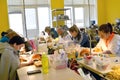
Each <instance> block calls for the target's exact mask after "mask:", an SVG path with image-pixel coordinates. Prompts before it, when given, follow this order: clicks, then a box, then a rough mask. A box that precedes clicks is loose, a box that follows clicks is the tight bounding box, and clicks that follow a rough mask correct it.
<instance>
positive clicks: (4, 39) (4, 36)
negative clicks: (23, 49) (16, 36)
mask: <svg viewBox="0 0 120 80" xmlns="http://www.w3.org/2000/svg"><path fill="white" fill-rule="evenodd" d="M7 34H8V33H7V32H4V31H3V32H2V33H1V36H2V38H1V39H0V42H8V40H9V39H8V37H6V35H7Z"/></svg>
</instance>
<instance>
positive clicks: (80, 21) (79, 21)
mask: <svg viewBox="0 0 120 80" xmlns="http://www.w3.org/2000/svg"><path fill="white" fill-rule="evenodd" d="M75 24H76V25H77V26H78V27H83V26H84V11H83V8H82V7H77V8H75Z"/></svg>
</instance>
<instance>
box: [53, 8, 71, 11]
mask: <svg viewBox="0 0 120 80" xmlns="http://www.w3.org/2000/svg"><path fill="white" fill-rule="evenodd" d="M66 10H70V8H64V9H63V8H59V9H53V10H52V11H66Z"/></svg>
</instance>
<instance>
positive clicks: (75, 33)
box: [69, 25, 90, 47]
mask: <svg viewBox="0 0 120 80" xmlns="http://www.w3.org/2000/svg"><path fill="white" fill-rule="evenodd" d="M69 32H70V34H71V35H72V40H73V41H74V42H75V43H77V44H80V46H81V47H90V43H89V37H88V36H87V34H86V33H83V32H80V30H79V29H78V27H77V26H76V25H73V26H72V27H71V28H69Z"/></svg>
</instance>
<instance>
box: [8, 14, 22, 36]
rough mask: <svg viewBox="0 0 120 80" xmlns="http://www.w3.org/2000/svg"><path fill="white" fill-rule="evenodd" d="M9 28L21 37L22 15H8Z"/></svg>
mask: <svg viewBox="0 0 120 80" xmlns="http://www.w3.org/2000/svg"><path fill="white" fill-rule="evenodd" d="M9 21H10V28H11V29H13V30H15V31H16V32H18V33H19V34H22V35H23V23H22V14H21V13H13V14H9Z"/></svg>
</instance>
